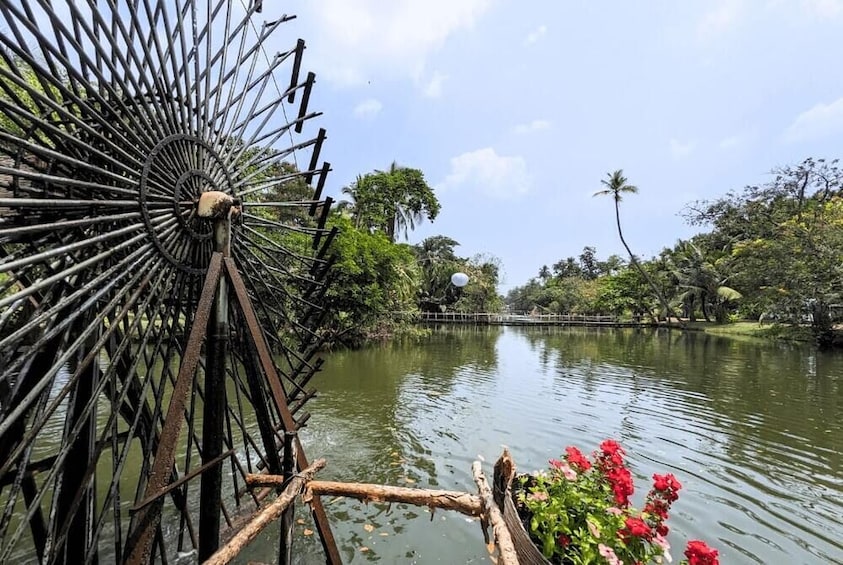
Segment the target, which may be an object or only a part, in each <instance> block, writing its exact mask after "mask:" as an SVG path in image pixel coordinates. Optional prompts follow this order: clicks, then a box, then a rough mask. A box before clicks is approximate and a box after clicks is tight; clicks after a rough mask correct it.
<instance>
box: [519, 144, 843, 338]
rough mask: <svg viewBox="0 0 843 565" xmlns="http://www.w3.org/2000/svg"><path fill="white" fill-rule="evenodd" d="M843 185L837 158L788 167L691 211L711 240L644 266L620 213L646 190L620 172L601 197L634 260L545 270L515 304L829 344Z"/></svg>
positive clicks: (583, 260) (586, 253)
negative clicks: (756, 329)
mask: <svg viewBox="0 0 843 565" xmlns="http://www.w3.org/2000/svg"><path fill="white" fill-rule="evenodd" d="M841 183H843V171H841V170H840V168H839V167H838V161H837V160H836V159H835V160H833V161H826V160H825V159H813V158H809V159H806V160H804V161H803V162H802V163H800V164H798V165H795V166H787V167H781V168H778V169H776V170H774V171H773V175H772V177H771V180H770V181H769V182H767V183H765V184H762V185H758V186H748V187H745V188H744V189H743V190H740V191H733V192H729V193H728V194H726V195H725V196H723V197H721V198H717V199H714V200H709V201H699V202H694V203H692V204H690V205H688V207H687V208H686V209H685V211H684V215H685V217H686V220H687V221H688V222H689V223H690V224H691V225H694V226H698V227H700V228H702V229H703V230H704V231H701V232H700V233H699V234H697V235H695V236H693V237H691V238H690V239H688V240H684V241H683V240H680V241H677V242H676V243H675V244H674V245H673V246H672V247H669V248H665V249H663V250H662V252H661V253H660V254H659V255H658V256H657V257H653V258H650V259H649V260H641V259H639V258H637V257H636V256H635V255H634V253H633V252H632V251H631V250H630V248H629V246H628V245H627V243H626V241H625V239H624V238H623V232H622V226H621V217H620V206H619V205H620V202H621V196H622V195H625V194H634V193H635V192H636V191H637V188H635V187H634V186H632V185H630V184H628V182H627V179H626V178H624V177H623V174H622V171H616V172H615V173H612V174H610V175H609V176H608V179H607V180H605V181H603V184H604V187H605V188H604V190H602V191H601V192H600V193H601V194H607V195H609V196H612V197H613V198H614V203H615V214H616V220H617V225H618V232H619V236H620V238H621V241H622V243H623V245H624V247H625V248H626V249H627V250H628V252H629V259H628V260H622V259H621V258H619V257H617V256H612V257H609V258H608V259H606V261H599V260H598V259H597V254H596V250H595V249H594V248H593V247H586V248H585V249H584V250H583V253H582V254H581V255H580V256H579V257H568V258H566V259H563V260H560V261H559V262H557V263H555V264H553V265H552V267H551V268H548V267H547V266H543V267H541V268H540V269H539V271H538V275H537V277H535V278H533V279H531V280H530V281H529V282H528V283H527V284H525V285H524V286H521V287H517V288H514V289H512V290H511V291H510V292H509V294H508V295H507V297H506V302H507V304H508V305H509V306H510V308H512V309H515V310H520V311H533V310H537V311H541V312H559V313H569V312H571V313H584V314H597V313H599V314H615V315H621V316H624V315H625V316H649V317H651V318H652V319H656V318H665V317H666V316H667V315H670V313H671V312H672V311H675V314H676V315H679V316H681V317H682V318H685V319H687V320H689V321H696V320H697V319H698V318H700V319H705V320H708V321H713V322H719V323H724V322H727V321H729V320H730V319H735V318H741V319H751V320H759V319H760V320H762V321H763V320H765V319H766V320H770V321H776V322H780V323H787V324H794V325H797V324H803V325H804V324H810V327H811V329H812V331H813V333H814V336H815V337H816V338H817V340H818V341H819V342H820V343H828V342H829V341H830V340H831V338H832V328H833V319H834V315H835V312H836V311H837V310H838V309H840V303H841V302H843V297H841V290H842V289H843V194H841Z"/></svg>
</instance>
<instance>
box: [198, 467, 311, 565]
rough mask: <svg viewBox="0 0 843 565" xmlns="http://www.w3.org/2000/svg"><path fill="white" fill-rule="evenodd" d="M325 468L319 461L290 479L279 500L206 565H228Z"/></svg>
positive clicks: (251, 522)
mask: <svg viewBox="0 0 843 565" xmlns="http://www.w3.org/2000/svg"><path fill="white" fill-rule="evenodd" d="M324 467H325V460H324V459H317V460H316V461H314V462H313V463H311V465H310V466H309V467H308V468H307V469H305V470H304V471H302V472H301V473H299V474H298V475H295V476H294V477H293V478H292V479H290V481H289V483H288V484H287V486H286V488H285V489H284V490H283V491H282V492H281V494H280V495H279V496H278V498H276V499H275V500H274V501H272V503H271V504H269V506H267V507H266V508H264V509H263V510H261V511H260V512H259V513H258V514H257V516H255V517H254V519H252V521H250V522H249V523H248V524H246V525H245V526H243V528H242V529H241V530H240V531H239V532H237V534H235V535H234V537H232V538H231V539H230V540H229V542H228V543H227V544H225V545H224V546H223V547H221V548H220V549H219V551H217V552H216V553H214V554H213V555H211V557H209V558H208V560H207V561H205V564H204V565H225V564H226V563H229V562H231V561H232V560H233V559H234V558H235V557H237V555H238V554H239V553H240V552H241V551H242V550H243V548H244V547H246V546H247V545H248V544H249V543H250V542H251V541H252V540H253V539H255V538H256V537H257V535H258V534H259V533H260V532H261V531H262V530H263V529H264V528H265V527H266V526H268V525H269V524H270V523H272V521H274V520H276V519H277V518H278V517H279V516H281V514H283V513H284V510H286V508H287V507H288V506H290V504H292V502H293V501H294V500H295V498H296V496H298V494H299V492H301V489H302V486H303V485H304V484H305V483H306V482H307V481H309V480H310V479H311V478H312V477H313V475H314V473H316V472H317V471H319V470H320V469H322V468H324ZM255 476H256V475H248V476H247V481H248V477H255ZM258 476H259V475H258Z"/></svg>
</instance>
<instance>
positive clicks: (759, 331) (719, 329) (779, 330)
mask: <svg viewBox="0 0 843 565" xmlns="http://www.w3.org/2000/svg"><path fill="white" fill-rule="evenodd" d="M687 326H688V329H689V330H695V331H703V332H706V333H710V334H715V335H733V336H748V337H760V338H766V339H785V340H789V341H807V342H812V341H814V336H813V334H812V333H811V328H810V327H808V326H785V325H780V324H769V325H764V326H761V325H759V324H758V322H732V323H729V324H715V323H713V322H688V323H687Z"/></svg>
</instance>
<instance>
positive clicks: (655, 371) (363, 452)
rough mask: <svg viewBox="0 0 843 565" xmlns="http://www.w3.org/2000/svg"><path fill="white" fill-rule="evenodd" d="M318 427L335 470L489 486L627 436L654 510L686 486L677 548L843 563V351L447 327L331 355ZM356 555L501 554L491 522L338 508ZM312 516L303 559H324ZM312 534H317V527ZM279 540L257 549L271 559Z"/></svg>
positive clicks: (346, 545)
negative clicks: (659, 481) (664, 495)
mask: <svg viewBox="0 0 843 565" xmlns="http://www.w3.org/2000/svg"><path fill="white" fill-rule="evenodd" d="M325 366H326V370H325V371H324V372H323V373H322V374H320V376H319V377H317V379H318V381H317V385H318V388H319V390H320V395H319V396H318V397H317V399H316V400H314V401H313V402H311V403H310V404H309V405H308V408H309V409H310V410H311V411H312V413H313V417H312V418H311V420H310V423H309V425H308V427H307V429H306V430H305V431H304V432H303V439H304V440H305V443H306V446H307V450H308V455H309V456H310V457H311V458H316V457H326V458H327V460H328V467H327V468H326V469H325V471H323V473H322V475H321V478H323V479H337V480H346V481H359V482H374V483H388V484H394V485H405V486H418V487H430V488H442V489H455V490H465V491H471V492H474V491H475V488H476V487H475V485H474V482H473V480H472V478H471V471H470V469H471V463H472V461H474V460H475V459H477V458H478V457H482V458H483V459H485V461H486V463H485V465H486V471H487V473H489V474H491V465H492V464H493V462H494V460H495V459H496V458H497V457H498V455H499V454H500V452H501V446H502V445H506V446H509V448H510V450H511V451H512V453H513V456H514V458H515V461H516V463H517V464H518V466H519V468H520V470H522V471H532V470H536V469H539V468H545V467H546V465H547V460H548V459H549V458H551V457H558V456H559V455H560V454H561V453H562V452H563V450H564V448H565V446H567V445H577V446H579V447H580V448H582V449H583V451H586V452H590V451H591V450H593V449H594V448H596V446H597V444H598V443H599V442H600V441H601V440H603V439H605V438H614V439H617V440H619V441H620V442H621V443H622V444H623V446H624V447H625V448H626V449H627V452H628V461H629V463H630V466H631V470H632V472H633V475H634V476H635V480H636V485H637V486H638V491H636V495H635V497H634V499H633V501H634V502H633V503H634V504H635V505H636V506H638V507H640V506H641V505H642V498H643V496H644V494H645V492H641V491H646V489H647V488H648V487H649V477H650V476H651V475H652V474H653V473H654V472H660V473H661V472H672V473H674V474H675V475H676V476H677V477H678V478H679V479H680V481H682V483H683V489H682V491H681V493H680V499H679V501H678V502H677V503H676V504H675V505H674V510H673V512H672V516H671V520H670V524H671V534H670V538H669V539H670V542H671V544H672V546H673V551H672V553H673V555H674V558H675V560H677V561H678V559H679V558H681V557H682V555H681V553H682V550H683V549H684V545H685V541H686V540H688V539H704V540H706V541H707V542H708V543H709V544H710V545H713V546H715V547H716V548H717V549H718V550H719V551H720V555H721V562H722V563H724V564H740V563H767V564H774V563H775V564H777V563H787V564H800V563H810V564H825V563H843V455H841V454H842V453H843V354H841V353H840V352H832V353H825V352H817V351H814V350H813V349H811V348H809V347H803V346H801V345H793V344H786V343H771V342H763V341H757V340H748V339H735V338H724V337H716V336H712V335H707V334H703V333H682V332H676V331H674V332H668V331H666V330H662V331H657V332H654V331H649V330H647V331H643V330H596V329H561V328H543V329H542V328H514V327H504V328H500V327H478V328H475V327H448V328H438V329H437V330H436V331H435V332H434V334H433V335H432V336H431V337H430V338H429V339H425V340H422V341H421V342H418V343H412V344H387V345H384V346H380V347H370V348H367V349H363V350H360V351H345V352H338V353H333V354H331V355H329V358H328V359H327V363H326V365H325ZM326 505H327V509H328V512H329V515H330V516H331V518H332V524H333V528H334V533H335V535H336V537H337V540H338V543H339V545H340V547H341V551H342V553H343V556H344V559H346V560H347V561H348V562H352V563H362V562H366V561H379V562H382V563H399V562H400V563H478V562H489V559H488V557H487V553H486V549H485V545H484V542H483V537H482V534H481V530H480V526H479V524H478V523H477V522H472V521H470V520H469V519H467V518H466V517H464V516H462V515H459V514H456V513H448V512H444V511H437V512H436V513H435V514H434V515H433V516H432V517H431V515H430V513H429V512H428V511H427V510H425V509H420V508H417V507H411V506H405V505H393V506H391V507H389V506H387V505H379V504H369V505H364V504H362V503H359V502H356V501H353V500H348V499H335V500H327V501H326ZM303 522H304V524H298V525H297V526H296V528H297V534H298V535H297V540H303V541H297V543H298V545H297V547H296V549H297V552H298V553H299V556H300V557H299V558H298V560H299V562H301V563H321V562H324V557H323V556H322V554H321V549H320V548H319V545H318V541H316V539H315V538H316V536H315V535H305V534H306V533H309V530H310V529H312V526H311V525H310V524H309V523H308V522H307V521H304V520H303ZM305 529H308V531H307V532H306V531H305ZM272 537H273V536H264V537H263V538H262V539H261V541H259V542H258V543H257V544H256V545H255V546H254V547H253V548H251V549H250V551H249V552H248V553H247V554H246V555H244V556H243V557H244V558H246V557H252V558H255V559H258V560H264V561H271V560H272V559H273V557H272V552H273V551H272V550H273V546H274V543H273V542H272V541H271V538H272Z"/></svg>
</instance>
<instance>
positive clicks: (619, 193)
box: [593, 169, 685, 327]
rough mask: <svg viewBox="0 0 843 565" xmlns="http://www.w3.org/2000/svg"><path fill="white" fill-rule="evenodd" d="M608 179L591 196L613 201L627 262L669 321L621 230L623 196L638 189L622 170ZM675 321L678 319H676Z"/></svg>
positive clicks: (667, 309) (670, 312)
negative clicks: (643, 281)
mask: <svg viewBox="0 0 843 565" xmlns="http://www.w3.org/2000/svg"><path fill="white" fill-rule="evenodd" d="M606 176H607V177H608V179H603V180H601V181H600V183H601V184H602V185H603V186H605V187H606V188H604V189H603V190H598V191H597V192H595V193H594V194H593V196H611V197H612V198H613V199H614V201H615V220H616V222H617V226H618V237H619V238H620V240H621V243H622V244H623V246H624V248H625V249H626V252H627V253H628V254H629V261H630V263H632V265H633V266H634V267H635V268H636V269H637V270H638V272H639V273H640V274H641V276H642V277H643V278H644V280H646V281H647V284H648V285H650V288H651V289H653V293H654V294H655V295H656V298H658V299H659V302H660V303H661V305H662V307H663V308H664V312H665V315H666V316H667V317H668V319H670V318H671V317H674V314H673V310H672V309H671V308H670V304H668V303H667V300H665V298H664V296H662V293H661V292H659V289H658V287H656V284H655V283H654V282H653V279H651V278H650V275H648V274H647V272H646V271H645V270H644V269H643V268H642V267H641V264H640V263H638V259H636V258H635V255H634V254H633V253H632V250H631V249H630V248H629V245H628V244H627V243H626V239H624V237H623V229H622V228H621V210H620V203H621V200H623V195H624V194H636V193H637V192H638V187H637V186H634V185H631V184H629V183H628V181H627V178H626V177H625V176H623V169H618V170H616V171H615V172H614V173H606ZM677 319H679V318H678V317H677ZM679 323H680V325H682V327H684V326H685V324H684V323H683V322H682V320H681V319H679Z"/></svg>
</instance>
